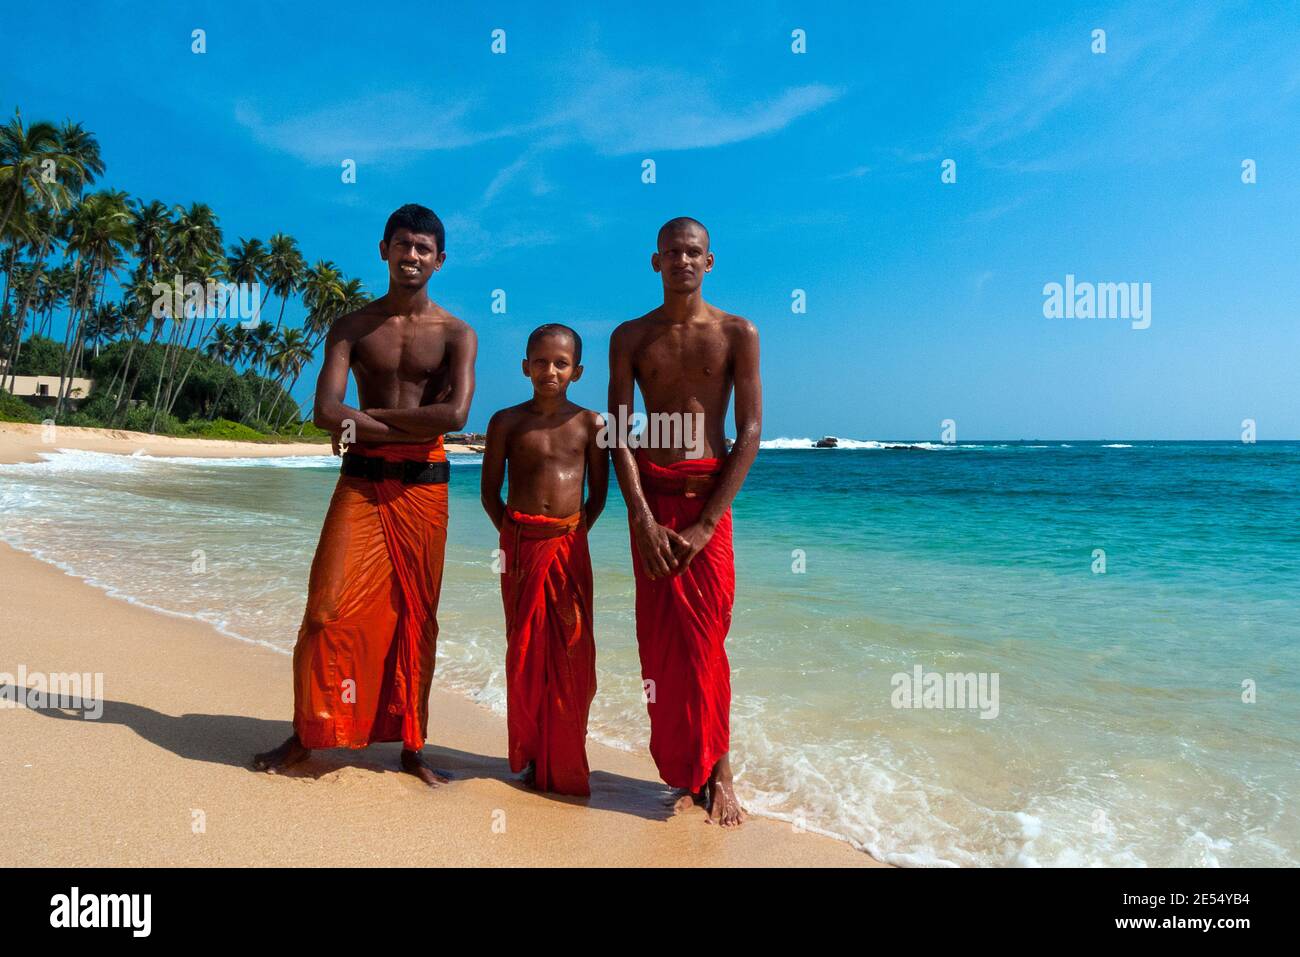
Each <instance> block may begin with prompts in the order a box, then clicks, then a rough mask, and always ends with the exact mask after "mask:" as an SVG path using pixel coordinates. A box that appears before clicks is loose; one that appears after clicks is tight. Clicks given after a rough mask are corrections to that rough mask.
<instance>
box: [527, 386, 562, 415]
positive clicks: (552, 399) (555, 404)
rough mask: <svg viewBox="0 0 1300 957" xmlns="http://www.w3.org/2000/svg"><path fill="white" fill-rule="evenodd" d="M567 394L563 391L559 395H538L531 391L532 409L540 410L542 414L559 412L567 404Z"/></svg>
mask: <svg viewBox="0 0 1300 957" xmlns="http://www.w3.org/2000/svg"><path fill="white" fill-rule="evenodd" d="M568 401H569V399H568V396H566V395H565V394H564V393H563V392H561V393H560V394H559V395H538V394H537V393H536V392H534V393H533V401H532V406H533V411H534V412H540V413H541V414H542V415H550V414H551V413H553V412H559V411H560V410H561V409H563V408H564V407H565V405H567V404H568Z"/></svg>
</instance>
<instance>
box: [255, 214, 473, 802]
mask: <svg viewBox="0 0 1300 957" xmlns="http://www.w3.org/2000/svg"><path fill="white" fill-rule="evenodd" d="M444 243H445V235H444V230H443V226H442V222H441V221H440V220H439V219H438V217H437V216H436V215H434V213H433V211H432V210H430V209H426V208H425V207H423V206H417V205H415V204H408V205H406V206H403V207H401V208H400V209H398V210H397V211H396V212H394V213H393V215H392V216H390V217H389V219H388V223H387V224H386V225H385V227H384V238H383V240H382V241H381V242H380V244H379V256H380V258H381V259H383V260H384V261H385V262H387V263H388V292H387V293H385V294H384V295H383V296H381V297H380V298H379V299H376V300H375V301H374V302H372V303H370V304H369V305H367V306H365V307H364V308H362V309H360V310H359V311H357V312H354V313H352V314H350V315H347V316H344V317H343V318H341V319H339V320H338V321H336V322H335V323H334V326H333V328H331V329H330V332H329V336H328V337H327V338H326V340H325V361H324V365H323V366H322V367H321V372H320V378H319V380H318V381H317V384H316V407H315V417H314V419H315V422H316V424H317V425H318V426H320V427H321V428H322V429H325V430H326V431H328V432H330V433H331V435H332V436H333V441H334V449H335V452H336V453H338V452H339V451H340V448H344V449H345V451H344V452H343V469H342V475H341V476H340V478H339V481H338V485H337V486H336V487H335V490H334V496H333V498H332V499H331V501H330V506H329V511H328V512H327V513H326V515H325V525H324V528H323V529H322V531H321V538H320V544H319V546H318V547H317V549H316V557H315V559H314V560H313V562H312V567H311V579H310V582H309V584H308V590H307V609H306V612H305V614H304V615H303V622H302V627H301V629H300V630H299V632H298V643H297V645H296V646H295V648H294V654H293V673H294V716H293V727H294V734H293V735H292V736H291V737H290V738H289V739H288V740H287V741H285V742H284V743H283V744H281V745H280V746H279V747H278V748H275V749H274V750H272V751H267V752H265V753H263V754H259V755H256V756H255V757H254V759H253V765H254V767H255V768H257V769H258V770H262V771H269V772H272V773H274V772H276V771H279V770H282V769H284V768H287V767H289V766H291V765H294V764H297V763H298V762H300V761H302V760H304V759H305V758H307V757H308V755H310V754H311V749H312V748H337V747H348V748H363V747H365V746H366V745H368V744H374V743H376V742H380V741H401V742H402V745H403V750H402V756H401V766H402V770H404V771H407V772H409V773H411V774H414V775H415V776H416V777H418V778H420V780H422V781H423V782H424V783H426V784H429V785H431V786H436V785H438V784H442V783H445V782H446V780H447V778H446V777H445V776H444V775H441V774H438V773H436V772H435V771H434V770H433V769H432V768H430V767H428V766H427V765H426V764H425V763H424V761H423V760H422V759H421V758H420V753H419V752H420V749H421V748H422V747H423V746H424V740H425V735H426V733H427V731H428V721H429V713H428V704H429V685H430V682H431V681H432V679H433V666H434V660H435V654H434V653H435V645H436V642H437V637H438V622H437V607H438V596H439V592H440V589H441V586H442V564H443V550H444V547H445V545H446V541H447V478H448V475H447V472H448V470H447V464H446V455H445V454H444V452H443V448H442V436H443V434H444V433H446V432H449V431H455V430H458V429H461V428H464V426H465V420H466V419H467V418H468V416H469V405H470V400H471V398H472V397H473V395H474V357H475V354H476V352H477V348H478V342H477V339H476V338H475V335H474V330H473V329H471V328H470V327H469V326H468V325H466V324H465V323H464V322H462V321H461V320H459V319H457V318H456V317H455V316H453V315H451V314H450V313H448V312H447V311H446V310H445V309H443V308H442V307H441V306H439V305H438V304H437V303H435V302H433V301H432V300H430V299H429V296H428V293H427V292H426V291H425V286H426V285H427V283H428V282H429V278H430V277H431V276H432V275H433V274H434V273H435V272H437V271H438V270H439V269H441V268H442V264H443V262H444V261H445V260H446V257H447V253H446V248H445V245H444ZM349 371H351V373H352V375H353V376H354V377H355V378H356V382H357V396H358V405H359V406H360V408H355V409H354V408H352V407H351V406H348V405H346V404H345V403H344V397H345V394H346V392H347V384H348V372H349Z"/></svg>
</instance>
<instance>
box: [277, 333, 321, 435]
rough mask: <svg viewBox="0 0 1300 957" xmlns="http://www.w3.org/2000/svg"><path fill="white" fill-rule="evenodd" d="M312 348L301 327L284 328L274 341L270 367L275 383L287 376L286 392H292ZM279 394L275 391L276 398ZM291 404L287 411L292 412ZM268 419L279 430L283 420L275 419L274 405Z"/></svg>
mask: <svg viewBox="0 0 1300 957" xmlns="http://www.w3.org/2000/svg"><path fill="white" fill-rule="evenodd" d="M311 357H312V350H311V346H310V345H309V344H308V342H307V335H306V333H304V332H303V331H302V330H301V329H285V330H284V331H283V332H281V333H280V335H279V337H278V338H277V339H276V340H275V341H274V347H273V350H272V353H271V356H270V359H269V362H268V364H269V366H270V368H271V369H272V370H273V371H274V372H275V373H276V377H275V385H277V386H282V385H283V383H284V380H285V379H286V378H289V379H290V380H291V381H290V382H289V387H288V390H287V391H288V392H290V393H292V392H293V387H294V385H296V384H297V382H298V376H299V375H301V374H302V367H303V366H305V365H306V364H307V363H308V362H310V361H311ZM279 398H280V394H279V393H278V392H277V393H276V400H277V403H278V400H279ZM293 409H294V407H293V405H292V403H290V406H289V412H290V413H291V414H292V412H293ZM267 419H268V421H272V422H275V431H277V432H278V431H279V430H280V428H281V427H282V426H283V425H284V423H283V422H280V421H276V419H275V405H272V407H271V409H270V411H269V412H268V413H267Z"/></svg>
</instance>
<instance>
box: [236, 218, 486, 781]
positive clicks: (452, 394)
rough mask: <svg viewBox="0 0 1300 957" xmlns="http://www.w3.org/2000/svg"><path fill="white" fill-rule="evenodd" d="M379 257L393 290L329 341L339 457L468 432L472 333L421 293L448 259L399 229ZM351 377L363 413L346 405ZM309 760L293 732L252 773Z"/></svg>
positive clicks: (409, 765) (324, 421)
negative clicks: (356, 449)
mask: <svg viewBox="0 0 1300 957" xmlns="http://www.w3.org/2000/svg"><path fill="white" fill-rule="evenodd" d="M379 256H380V258H381V259H382V260H384V261H385V262H386V263H387V264H388V292H387V293H385V294H384V295H383V296H381V297H379V298H378V299H376V300H375V301H374V302H371V303H369V304H367V305H366V306H364V307H362V308H361V309H359V310H357V311H356V312H353V313H349V314H348V315H346V316H343V317H342V318H341V319H338V320H336V321H335V323H334V325H333V326H332V327H331V328H330V331H329V335H328V336H327V337H326V339H325V360H324V364H323V365H322V367H321V371H320V377H319V378H318V379H317V382H316V406H315V414H314V416H313V421H314V422H315V423H316V425H317V426H318V427H319V428H322V429H324V430H325V431H327V432H329V433H330V436H331V441H332V444H333V447H334V452H335V454H338V453H339V451H340V449H341V447H342V446H344V445H346V444H348V443H350V442H431V441H433V440H434V439H436V438H438V437H439V436H441V435H443V434H445V433H447V432H452V431H456V430H458V429H463V428H464V427H465V421H466V419H467V418H468V417H469V406H470V401H471V399H472V398H473V396H474V358H475V355H476V353H477V350H478V340H477V338H476V337H475V335H474V330H473V329H471V328H470V327H469V326H468V325H467V324H466V323H464V322H462V321H461V320H460V319H457V318H456V317H455V316H453V315H452V314H451V313H449V312H447V310H445V309H443V308H442V307H441V306H439V305H438V304H437V303H435V302H434V301H433V300H431V299H430V298H429V296H428V293H427V292H426V291H425V286H426V285H427V284H428V281H429V278H430V277H431V276H432V275H433V274H434V273H435V272H437V271H438V270H439V269H441V268H442V264H443V262H445V260H446V253H444V252H441V251H440V250H439V249H438V248H437V242H436V240H435V239H434V237H433V236H431V235H429V234H427V233H416V232H412V231H411V230H408V229H398V230H397V231H395V232H394V233H393V235H392V237H391V238H390V240H389V241H388V242H387V243H385V242H380V244H379ZM349 372H351V374H352V375H353V376H354V377H355V379H356V382H357V397H358V400H359V402H360V404H361V408H360V409H356V408H353V407H351V406H349V405H347V404H346V403H345V402H344V397H345V395H346V393H347V385H348V373H349ZM310 754H311V751H310V749H308V748H306V747H304V746H303V745H302V743H301V742H300V741H299V740H298V736H297V735H296V734H294V735H292V736H291V737H290V738H289V739H288V740H286V741H284V742H283V743H282V744H281V745H280V746H279V747H277V748H274V749H272V750H270V751H265V752H263V753H261V754H258V755H255V756H254V757H253V767H254V768H256V769H257V770H259V771H267V772H270V773H272V774H274V773H276V772H277V771H281V770H284V769H285V768H289V767H292V766H293V765H295V764H298V763H299V762H301V761H303V760H305V759H306V758H307V757H308V756H310ZM401 767H402V770H403V771H405V772H407V773H409V774H413V775H415V777H417V778H419V779H420V780H421V781H423V782H424V783H425V784H428V785H430V786H437V785H439V784H445V783H446V782H447V780H448V778H447V776H446V775H444V774H441V773H439V772H435V771H434V770H433V769H431V768H429V767H428V766H427V765H426V764H425V763H424V762H423V760H422V759H421V758H420V755H419V753H418V752H415V751H411V750H408V749H403V751H402V755H401Z"/></svg>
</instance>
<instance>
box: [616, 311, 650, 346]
mask: <svg viewBox="0 0 1300 957" xmlns="http://www.w3.org/2000/svg"><path fill="white" fill-rule="evenodd" d="M653 321H654V313H653V312H647V313H646V314H645V315H644V316H637V317H636V318H635V319H629V320H627V321H626V322H621V323H619V324H618V326H617V327H616V328H615V329H614V331H613V332H612V333H611V334H610V337H609V347H610V349H611V350H613V349H620V348H622V349H626V348H629V347H631V346H633V345H635V344H636V343H637V342H638V341H640V339H641V337H642V336H643V335H645V331H646V329H648V328H649V327H650V324H651V323H652V322H653Z"/></svg>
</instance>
